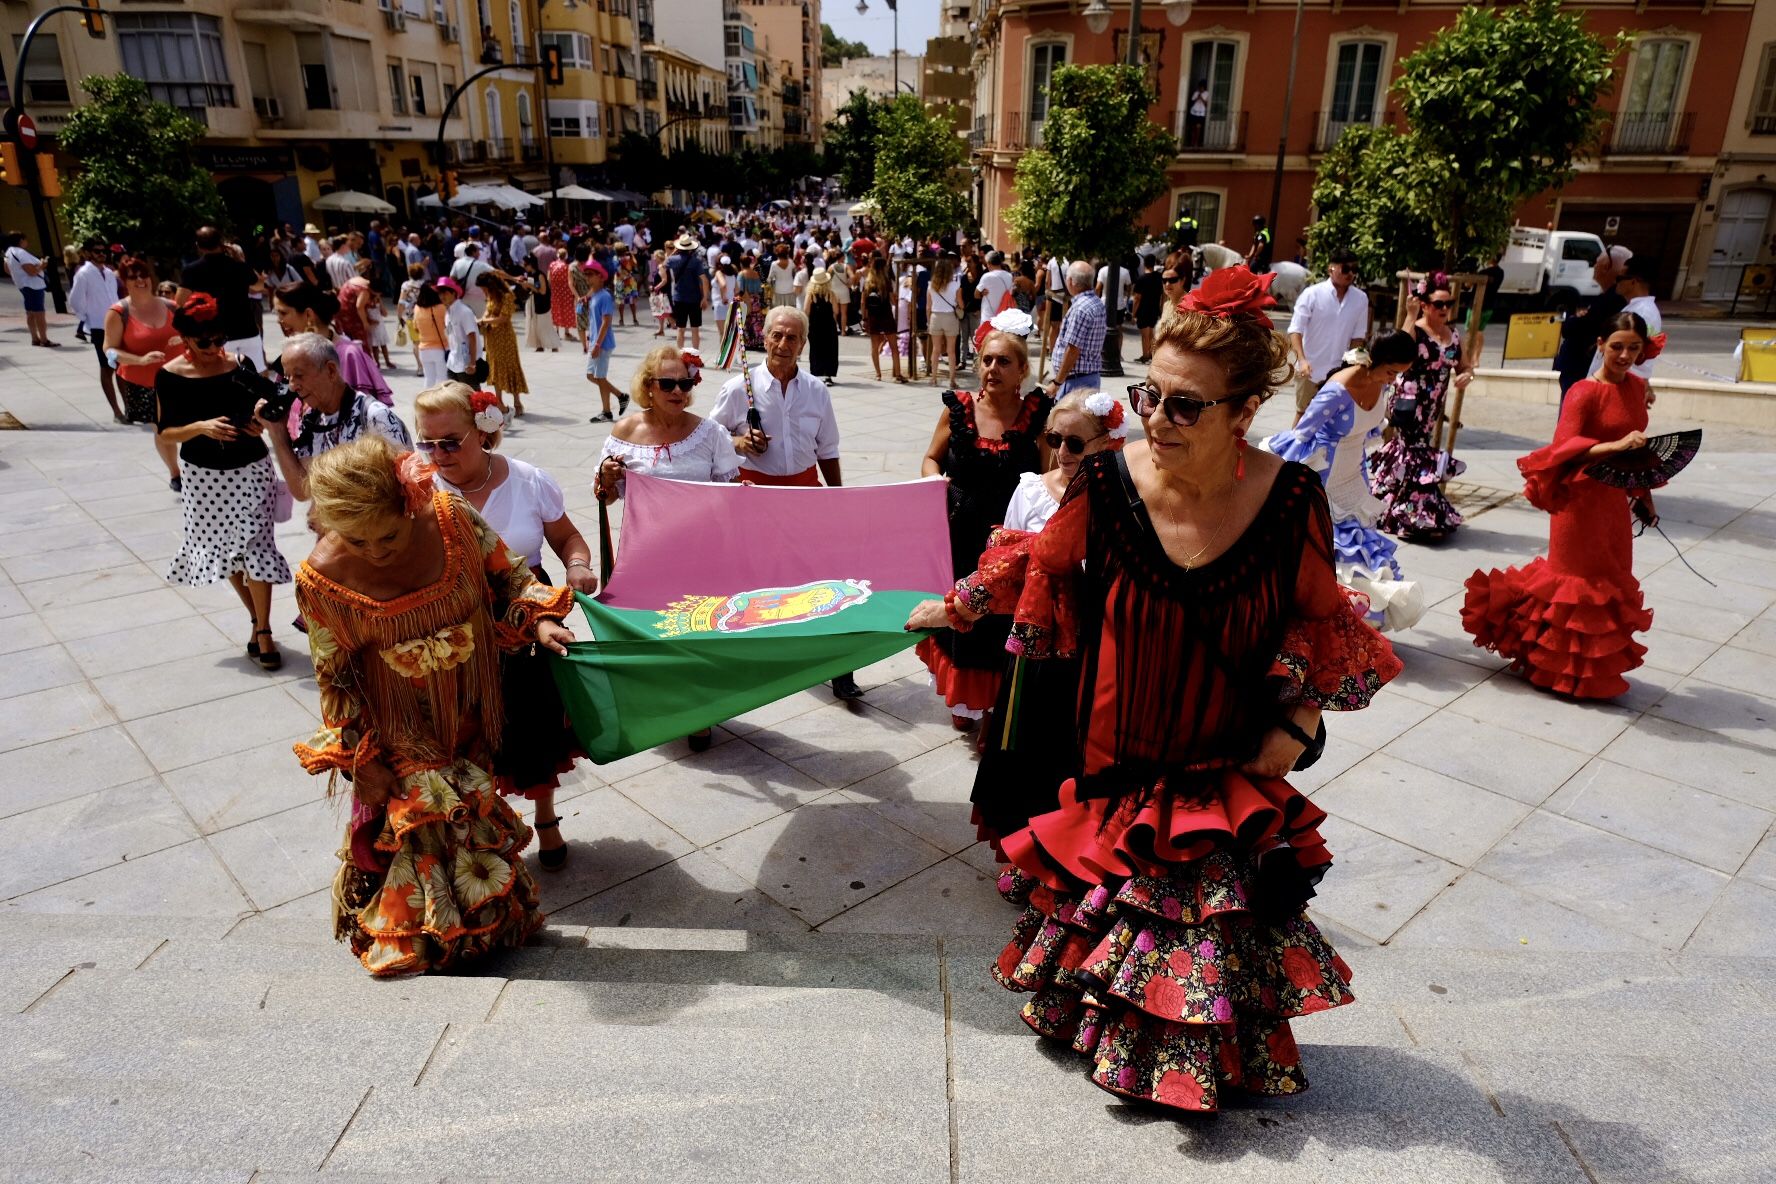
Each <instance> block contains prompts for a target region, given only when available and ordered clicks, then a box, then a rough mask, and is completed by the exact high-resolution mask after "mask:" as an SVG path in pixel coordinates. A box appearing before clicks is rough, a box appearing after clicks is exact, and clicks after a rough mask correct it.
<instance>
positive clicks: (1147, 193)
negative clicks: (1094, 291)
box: [1005, 66, 1177, 259]
mask: <svg viewBox="0 0 1776 1184" xmlns="http://www.w3.org/2000/svg"><path fill="white" fill-rule="evenodd" d="M1157 97H1158V96H1157V95H1155V94H1154V91H1153V87H1152V86H1151V85H1150V84H1149V83H1148V81H1147V72H1146V71H1145V70H1143V69H1141V68H1140V67H1138V66H1066V67H1063V68H1062V69H1059V70H1056V71H1055V73H1054V78H1053V79H1052V80H1051V81H1050V83H1049V87H1048V120H1047V122H1046V123H1044V124H1043V128H1042V147H1040V148H1036V149H1032V150H1031V151H1029V152H1026V153H1024V155H1023V158H1022V159H1020V160H1019V161H1018V167H1017V180H1016V188H1017V195H1018V199H1017V201H1016V202H1015V203H1013V204H1012V205H1011V207H1010V208H1008V209H1007V210H1006V211H1005V220H1006V223H1007V224H1008V225H1009V226H1010V227H1011V230H1012V233H1013V234H1015V235H1017V237H1018V238H1019V239H1020V240H1022V241H1023V242H1025V243H1027V244H1029V245H1030V246H1034V247H1038V248H1041V249H1043V250H1048V251H1054V252H1057V253H1059V254H1061V255H1065V256H1067V257H1069V258H1073V259H1120V258H1121V257H1122V256H1124V255H1126V254H1127V253H1128V252H1129V251H1130V250H1132V249H1133V248H1134V245H1135V240H1136V238H1137V237H1138V228H1137V226H1136V221H1137V219H1139V218H1140V216H1141V215H1142V213H1143V212H1144V211H1145V210H1146V209H1147V207H1148V206H1150V205H1152V204H1153V203H1154V202H1155V201H1157V200H1158V199H1159V198H1161V197H1162V196H1164V195H1165V192H1166V175H1165V171H1166V166H1167V164H1169V163H1170V161H1171V160H1172V158H1173V156H1174V155H1175V154H1176V153H1177V142H1176V141H1175V140H1173V138H1172V137H1171V135H1170V134H1169V133H1167V132H1166V130H1165V129H1164V128H1163V127H1161V126H1160V125H1158V124H1156V123H1154V122H1153V121H1152V120H1150V119H1149V118H1148V117H1147V112H1148V109H1149V108H1150V107H1152V106H1153V103H1154V101H1155V100H1156V99H1157Z"/></svg>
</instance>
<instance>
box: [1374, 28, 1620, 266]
mask: <svg viewBox="0 0 1776 1184" xmlns="http://www.w3.org/2000/svg"><path fill="white" fill-rule="evenodd" d="M1628 44H1629V39H1628V38H1627V37H1626V36H1625V35H1624V34H1622V33H1617V34H1616V35H1615V36H1614V37H1613V38H1610V39H1608V40H1605V39H1604V38H1601V37H1598V36H1597V35H1595V34H1593V33H1591V32H1590V31H1589V30H1588V29H1586V28H1585V19H1584V17H1583V16H1582V15H1580V14H1578V13H1575V12H1568V11H1567V10H1566V9H1565V8H1563V7H1562V5H1561V2H1560V0H1528V2H1527V3H1524V4H1519V5H1513V6H1512V7H1510V8H1505V9H1486V8H1466V9H1463V10H1462V13H1461V15H1460V16H1458V17H1457V18H1456V20H1455V23H1454V24H1453V25H1450V26H1448V27H1446V28H1444V29H1443V30H1441V31H1440V32H1438V34H1437V35H1436V36H1435V37H1432V38H1431V39H1430V40H1429V41H1427V42H1425V44H1424V45H1423V46H1421V47H1419V49H1418V50H1417V51H1415V52H1414V53H1413V54H1412V55H1411V56H1410V57H1408V58H1406V59H1405V60H1404V61H1403V62H1401V63H1400V77H1399V79H1398V80H1396V81H1395V83H1394V86H1393V90H1394V93H1395V94H1396V95H1398V96H1399V99H1400V108H1401V111H1402V112H1403V113H1404V114H1405V117H1406V125H1407V127H1408V129H1409V132H1408V134H1409V135H1410V137H1411V139H1412V141H1413V143H1412V155H1413V157H1414V160H1415V175H1414V178H1413V181H1414V183H1413V185H1412V187H1411V191H1410V192H1411V196H1412V208H1413V210H1414V211H1415V212H1417V213H1419V214H1422V215H1423V216H1425V217H1426V218H1428V219H1430V222H1431V225H1432V227H1433V229H1434V232H1435V233H1436V236H1437V245H1438V246H1439V247H1440V248H1441V249H1442V252H1443V259H1444V264H1445V266H1450V267H1454V266H1463V265H1469V264H1473V263H1485V262H1489V261H1490V260H1491V258H1492V257H1493V256H1494V255H1496V254H1497V253H1498V252H1499V251H1501V250H1503V249H1504V246H1505V241H1506V239H1507V238H1508V237H1509V236H1510V230H1511V220H1512V217H1513V215H1514V213H1515V211H1516V209H1517V207H1518V205H1519V204H1521V203H1522V202H1523V201H1525V200H1527V199H1529V198H1531V197H1534V196H1535V195H1536V194H1538V193H1542V192H1544V191H1546V190H1549V189H1554V188H1558V187H1559V186H1561V185H1565V184H1566V183H1567V182H1569V181H1571V180H1572V179H1573V177H1574V176H1576V175H1577V172H1578V169H1577V164H1578V160H1579V158H1580V156H1581V155H1582V154H1583V153H1584V152H1586V151H1587V150H1588V149H1590V148H1591V147H1593V146H1594V145H1595V144H1596V143H1597V140H1598V138H1599V136H1600V134H1601V132H1602V130H1603V121H1604V115H1603V112H1602V111H1600V110H1599V109H1598V100H1599V99H1600V98H1602V97H1603V95H1604V94H1606V93H1607V92H1608V90H1609V84H1610V67H1611V64H1612V63H1613V62H1614V61H1615V59H1616V58H1617V57H1618V56H1619V55H1620V54H1621V53H1622V51H1623V50H1625V49H1626V48H1627V47H1628Z"/></svg>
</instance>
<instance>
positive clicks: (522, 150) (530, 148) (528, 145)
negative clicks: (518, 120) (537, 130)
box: [518, 133, 543, 164]
mask: <svg viewBox="0 0 1776 1184" xmlns="http://www.w3.org/2000/svg"><path fill="white" fill-rule="evenodd" d="M542 158H543V142H542V141H541V140H539V139H537V138H536V136H535V135H534V134H529V133H527V134H525V135H522V136H519V137H518V159H519V160H521V161H523V162H524V163H525V164H533V163H535V162H536V161H539V160H541V159H542Z"/></svg>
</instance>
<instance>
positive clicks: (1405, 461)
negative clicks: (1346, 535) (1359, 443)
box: [1369, 436, 1467, 539]
mask: <svg viewBox="0 0 1776 1184" xmlns="http://www.w3.org/2000/svg"><path fill="white" fill-rule="evenodd" d="M1466 469H1467V465H1466V464H1465V463H1464V462H1462V461H1459V460H1456V459H1455V458H1454V457H1451V456H1450V455H1449V454H1448V453H1446V452H1444V451H1443V450H1441V449H1439V448H1434V447H1432V446H1431V445H1429V444H1428V443H1425V444H1420V443H1409V442H1408V441H1407V440H1406V438H1405V437H1403V436H1396V437H1394V438H1393V439H1392V440H1389V441H1387V442H1386V443H1384V444H1383V445H1382V446H1381V447H1380V448H1377V449H1376V450H1375V451H1374V452H1373V453H1371V454H1370V456H1369V477H1370V484H1371V485H1372V486H1374V488H1375V493H1376V496H1378V497H1380V498H1381V499H1382V501H1383V502H1384V503H1385V506H1384V508H1383V509H1382V512H1381V517H1380V518H1379V519H1378V520H1377V522H1376V525H1377V526H1379V527H1380V528H1381V529H1382V530H1385V531H1387V532H1388V533H1389V534H1395V535H1399V536H1400V537H1401V538H1408V539H1410V538H1422V539H1437V538H1442V537H1443V536H1444V535H1447V534H1449V533H1450V532H1452V531H1454V530H1455V528H1456V527H1458V526H1460V525H1461V524H1462V516H1461V512H1460V511H1459V510H1457V509H1456V508H1455V506H1454V505H1453V504H1451V502H1450V500H1449V499H1448V498H1447V497H1445V496H1444V494H1443V482H1444V481H1446V480H1448V479H1449V478H1451V477H1459V476H1460V475H1461V474H1462V473H1463V472H1464V471H1466Z"/></svg>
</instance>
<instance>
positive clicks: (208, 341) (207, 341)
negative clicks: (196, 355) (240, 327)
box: [185, 337, 228, 349]
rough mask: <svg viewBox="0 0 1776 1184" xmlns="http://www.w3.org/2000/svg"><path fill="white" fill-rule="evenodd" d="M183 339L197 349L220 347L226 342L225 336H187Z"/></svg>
mask: <svg viewBox="0 0 1776 1184" xmlns="http://www.w3.org/2000/svg"><path fill="white" fill-rule="evenodd" d="M185 340H186V342H187V343H189V344H190V345H193V346H196V347H197V348H198V349H221V348H222V347H223V346H225V345H227V344H228V338H226V337H187V338H186V339H185Z"/></svg>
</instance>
